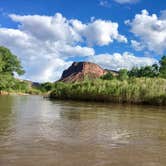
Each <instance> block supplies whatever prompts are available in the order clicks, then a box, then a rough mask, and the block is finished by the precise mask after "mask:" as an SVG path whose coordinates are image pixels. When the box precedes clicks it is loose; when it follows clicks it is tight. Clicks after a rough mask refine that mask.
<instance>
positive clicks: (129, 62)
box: [89, 52, 157, 70]
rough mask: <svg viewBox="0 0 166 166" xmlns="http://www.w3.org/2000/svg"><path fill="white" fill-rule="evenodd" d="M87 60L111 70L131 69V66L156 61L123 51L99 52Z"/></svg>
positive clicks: (144, 64) (150, 63)
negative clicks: (112, 52) (121, 52)
mask: <svg viewBox="0 0 166 166" xmlns="http://www.w3.org/2000/svg"><path fill="white" fill-rule="evenodd" d="M89 61H91V62H94V63H97V64H99V65H100V66H102V67H103V68H105V69H111V70H120V69H131V68H132V67H140V66H146V65H152V64H154V63H156V62H157V60H156V59H154V58H148V57H136V56H134V55H133V54H132V53H129V52H124V53H123V54H120V53H114V54H100V55H97V56H94V57H90V58H89Z"/></svg>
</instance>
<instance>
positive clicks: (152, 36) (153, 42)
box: [126, 10, 166, 54]
mask: <svg viewBox="0 0 166 166" xmlns="http://www.w3.org/2000/svg"><path fill="white" fill-rule="evenodd" d="M126 23H127V24H129V25H130V26H131V32H132V33H133V34H134V35H135V36H136V37H138V38H139V39H140V41H141V45H142V46H143V47H144V48H147V49H149V50H150V51H154V52H156V53H159V54H163V53H164V51H166V44H165V43H166V17H164V13H163V14H162V17H158V16H157V15H156V14H152V15H150V14H149V13H148V11H147V10H142V12H141V14H136V16H135V18H134V19H133V20H132V21H129V20H128V21H126Z"/></svg>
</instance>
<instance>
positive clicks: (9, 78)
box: [0, 46, 40, 94]
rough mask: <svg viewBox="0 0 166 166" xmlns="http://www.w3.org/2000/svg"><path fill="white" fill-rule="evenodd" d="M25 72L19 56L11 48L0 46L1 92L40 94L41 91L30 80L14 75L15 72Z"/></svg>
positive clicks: (19, 73)
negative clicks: (17, 77)
mask: <svg viewBox="0 0 166 166" xmlns="http://www.w3.org/2000/svg"><path fill="white" fill-rule="evenodd" d="M24 73H25V71H24V70H23V68H22V66H21V63H20V61H19V59H18V58H17V56H15V55H13V54H12V53H11V52H10V50H9V49H7V48H5V47H2V46H0V94H3V93H6V92H8V93H32V94H38V93H39V92H40V91H38V90H36V89H35V88H34V87H32V86H31V85H30V83H29V82H27V81H21V80H19V79H16V78H15V77H14V74H17V75H22V74H24Z"/></svg>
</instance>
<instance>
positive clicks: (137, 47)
mask: <svg viewBox="0 0 166 166" xmlns="http://www.w3.org/2000/svg"><path fill="white" fill-rule="evenodd" d="M131 46H132V47H133V48H134V49H135V50H136V51H142V50H143V49H144V48H145V47H144V45H142V44H141V43H140V42H138V41H136V40H131Z"/></svg>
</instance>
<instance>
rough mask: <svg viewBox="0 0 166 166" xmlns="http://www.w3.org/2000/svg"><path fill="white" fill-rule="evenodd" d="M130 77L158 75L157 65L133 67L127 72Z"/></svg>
mask: <svg viewBox="0 0 166 166" xmlns="http://www.w3.org/2000/svg"><path fill="white" fill-rule="evenodd" d="M128 75H129V76H130V77H157V76H158V75H159V66H158V65H157V64H153V65H152V66H142V67H140V68H137V67H134V68H132V70H130V71H129V72H128Z"/></svg>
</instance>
